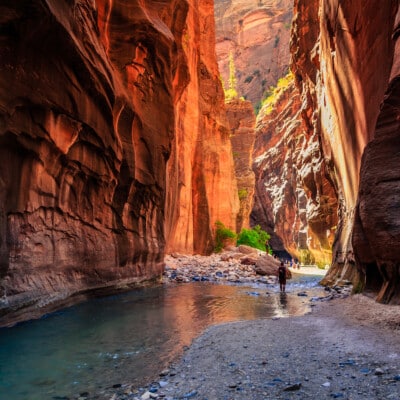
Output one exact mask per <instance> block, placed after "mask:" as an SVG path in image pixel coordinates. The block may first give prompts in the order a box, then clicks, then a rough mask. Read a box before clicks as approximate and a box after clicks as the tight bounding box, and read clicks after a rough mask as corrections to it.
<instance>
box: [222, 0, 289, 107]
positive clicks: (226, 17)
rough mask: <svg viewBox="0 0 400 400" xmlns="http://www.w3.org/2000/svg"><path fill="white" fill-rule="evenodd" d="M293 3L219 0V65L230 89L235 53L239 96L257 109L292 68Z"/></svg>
mask: <svg viewBox="0 0 400 400" xmlns="http://www.w3.org/2000/svg"><path fill="white" fill-rule="evenodd" d="M292 10H293V0H215V20H216V30H217V44H216V51H217V57H218V65H219V69H220V71H221V75H222V78H223V80H224V82H225V85H226V86H228V77H229V54H230V52H232V55H233V58H234V63H235V68H236V77H237V90H238V93H239V96H244V97H245V98H246V99H247V100H250V101H251V102H252V103H253V105H256V104H257V103H258V102H259V101H260V100H261V98H262V97H263V94H264V92H265V91H266V90H268V89H269V87H270V86H271V85H273V86H274V85H275V84H276V82H277V80H278V79H279V78H280V77H282V76H283V75H285V74H286V72H287V68H288V65H289V59H290V52H289V40H290V26H291V20H292Z"/></svg>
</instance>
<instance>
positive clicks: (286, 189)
mask: <svg viewBox="0 0 400 400" xmlns="http://www.w3.org/2000/svg"><path fill="white" fill-rule="evenodd" d="M306 103H307V99H306V98H302V96H301V95H300V93H299V91H298V89H297V88H296V87H295V85H294V82H293V80H292V81H291V82H290V83H289V84H288V86H287V87H284V88H282V90H281V91H280V92H277V99H276V101H275V104H274V107H273V108H271V107H270V106H268V105H265V106H264V107H263V108H262V109H261V110H260V113H259V114H258V117H257V129H256V134H257V136H256V143H255V148H254V165H253V169H254V171H255V172H256V195H255V205H254V208H253V211H252V214H251V219H252V224H253V225H254V224H256V223H259V224H260V225H261V226H262V228H264V229H265V230H266V231H267V232H269V233H270V234H271V240H270V245H271V247H272V248H273V249H274V250H275V251H276V252H283V251H285V250H286V251H288V252H289V253H290V254H291V255H292V256H293V257H295V258H297V259H299V260H300V261H301V262H305V263H317V264H319V265H326V264H330V261H331V257H332V253H331V247H332V242H333V237H334V234H335V229H336V225H337V214H336V209H337V200H336V194H335V190H334V187H333V185H332V183H331V181H330V179H329V177H328V176H327V173H326V168H325V163H324V159H323V155H322V153H321V146H320V139H319V137H318V134H317V132H315V131H314V130H312V129H308V127H307V125H306V123H305V120H304V119H303V118H302V105H303V106H304V105H305V104H306Z"/></svg>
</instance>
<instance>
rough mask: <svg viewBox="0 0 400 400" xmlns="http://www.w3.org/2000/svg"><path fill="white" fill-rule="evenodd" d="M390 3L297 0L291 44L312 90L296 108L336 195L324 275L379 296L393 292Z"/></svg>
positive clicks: (392, 297) (393, 6) (300, 75)
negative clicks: (317, 140)
mask: <svg viewBox="0 0 400 400" xmlns="http://www.w3.org/2000/svg"><path fill="white" fill-rule="evenodd" d="M397 11H398V2H397V1H387V2H384V3H382V2H381V1H378V0H374V1H370V2H367V3H365V2H362V1H361V0H359V1H339V0H312V1H308V0H307V1H305V0H296V1H295V7H294V13H295V18H294V30H293V37H292V49H291V50H292V54H293V69H294V71H295V74H296V79H297V84H298V86H299V88H300V91H301V93H302V95H305V96H307V97H308V98H309V99H310V102H309V104H310V105H311V106H310V107H305V108H303V117H305V119H306V122H307V124H308V126H309V127H310V129H312V130H315V131H316V132H318V134H319V135H320V137H321V142H322V149H323V153H324V156H325V161H326V165H327V166H328V167H329V171H330V176H331V178H332V180H333V182H334V183H335V186H336V187H337V193H338V198H339V223H338V231H337V234H336V238H335V242H334V246H333V263H332V267H331V269H330V271H329V273H328V276H327V278H326V282H334V281H335V280H337V279H352V280H353V281H354V282H358V284H359V286H358V287H359V288H362V286H363V285H364V284H365V283H367V287H369V288H370V289H373V290H374V291H377V292H379V295H378V299H379V300H383V301H399V300H398V299H399V284H398V276H399V264H400V261H399V257H398V252H397V251H396V250H395V249H398V246H399V244H400V243H399V236H398V215H396V213H395V212H393V211H394V210H395V209H396V207H397V206H396V204H397V202H398V192H397V187H398V185H397V184H396V182H398V178H397V177H396V173H394V172H393V171H394V169H395V167H394V164H393V162H395V159H396V156H395V152H396V150H395V149H397V151H398V144H397V141H396V139H395V137H396V135H397V132H398V131H397V123H396V122H395V121H396V118H397V117H396V115H397V114H396V111H393V110H395V109H396V107H398V100H397V96H396V89H395V88H396V79H397V77H398V71H397V69H396V65H398V60H397V57H398V55H397V53H394V46H395V41H396V39H397V34H396V32H397V28H396V25H395V15H396V12H397ZM393 56H395V58H394V64H393ZM392 65H394V66H393V67H392ZM391 69H392V71H391ZM385 92H386V95H385ZM384 95H385V97H384ZM383 100H385V101H384V104H383V107H382V108H381V107H380V105H381V103H382V101H383ZM389 110H390V111H389ZM388 116H390V117H388ZM377 121H378V124H377ZM368 143H369V144H368ZM367 144H368V146H367V148H366V145H367ZM389 149H390V151H389ZM363 153H364V155H363ZM362 157H363V162H362V163H361V160H362ZM361 165H362V168H361V169H360V167H361ZM393 174H394V175H393ZM357 198H358V200H357ZM357 204H358V206H357ZM391 210H392V211H391ZM383 216H385V218H383ZM354 253H355V256H354ZM396 282H397V283H396Z"/></svg>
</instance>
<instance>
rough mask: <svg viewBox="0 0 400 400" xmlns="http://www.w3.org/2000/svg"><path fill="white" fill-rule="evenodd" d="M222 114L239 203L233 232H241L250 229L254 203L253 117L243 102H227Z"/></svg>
mask: <svg viewBox="0 0 400 400" xmlns="http://www.w3.org/2000/svg"><path fill="white" fill-rule="evenodd" d="M226 112H227V117H228V121H229V127H230V140H231V143H232V154H233V161H234V164H235V176H236V180H237V187H238V195H239V202H240V207H239V212H238V214H237V219H236V232H240V231H241V230H242V228H246V229H249V228H250V213H251V210H252V208H253V203H254V188H255V174H254V172H253V169H252V164H253V150H254V141H255V129H254V127H255V123H256V117H255V115H254V111H253V106H252V104H251V102H250V101H246V100H240V99H236V100H231V101H229V102H228V103H227V104H226Z"/></svg>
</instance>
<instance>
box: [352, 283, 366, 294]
mask: <svg viewBox="0 0 400 400" xmlns="http://www.w3.org/2000/svg"><path fill="white" fill-rule="evenodd" d="M363 291H364V283H363V282H362V281H361V280H359V281H358V282H357V283H356V284H355V285H354V286H353V290H352V294H359V293H362V292H363Z"/></svg>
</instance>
